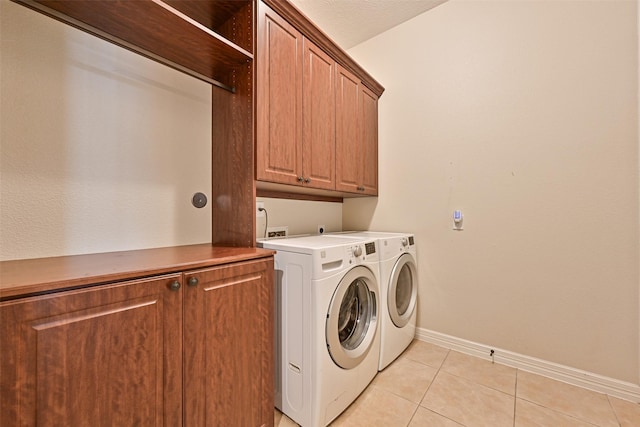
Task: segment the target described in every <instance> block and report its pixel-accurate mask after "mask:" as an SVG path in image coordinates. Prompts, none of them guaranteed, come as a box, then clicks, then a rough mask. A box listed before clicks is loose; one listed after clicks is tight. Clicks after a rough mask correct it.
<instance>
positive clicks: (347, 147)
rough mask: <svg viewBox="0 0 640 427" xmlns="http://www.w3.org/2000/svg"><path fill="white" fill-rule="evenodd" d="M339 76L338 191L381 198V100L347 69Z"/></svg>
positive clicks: (340, 68) (337, 93) (337, 97)
mask: <svg viewBox="0 0 640 427" xmlns="http://www.w3.org/2000/svg"><path fill="white" fill-rule="evenodd" d="M336 76H337V77H336V81H337V84H336V122H337V124H336V189H337V190H340V191H345V192H351V193H357V194H363V195H377V194H378V97H377V96H376V95H375V94H374V93H373V92H372V91H371V90H369V89H368V88H367V87H365V86H364V85H363V84H362V82H361V81H360V79H358V77H356V76H355V75H354V74H352V73H351V72H349V71H348V70H346V69H344V68H343V67H341V66H338V68H337V71H336Z"/></svg>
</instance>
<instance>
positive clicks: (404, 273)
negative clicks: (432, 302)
mask: <svg viewBox="0 0 640 427" xmlns="http://www.w3.org/2000/svg"><path fill="white" fill-rule="evenodd" d="M413 286H414V284H413V275H412V274H411V269H410V268H409V267H407V264H405V265H403V266H402V269H401V270H400V274H399V275H398V283H397V284H396V311H397V312H398V314H399V315H400V316H402V315H403V314H405V313H406V312H407V310H408V309H409V305H410V304H411V292H412V290H413Z"/></svg>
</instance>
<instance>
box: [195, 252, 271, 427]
mask: <svg viewBox="0 0 640 427" xmlns="http://www.w3.org/2000/svg"><path fill="white" fill-rule="evenodd" d="M273 274H274V270H273V259H272V258H269V259H267V260H261V261H251V262H244V263H238V264H231V265H227V266H221V267H216V268H210V269H204V270H199V271H195V272H191V273H186V274H185V278H186V282H187V283H190V284H191V286H187V289H185V294H184V298H185V305H184V309H185V315H184V321H185V323H184V340H185V341H184V351H185V353H184V354H185V365H184V375H185V383H184V384H185V388H184V391H185V394H184V398H185V403H184V404H185V425H187V426H221V427H222V426H224V427H227V426H245V427H253V426H256V427H257V426H264V425H273V393H274V392H273V387H274V385H273V375H274V373H273V372H274V365H273V336H274V329H273V328H274V327H273V310H274V300H273V287H274V284H273V283H274V282H273ZM196 281H197V284H196V283H195V282H196Z"/></svg>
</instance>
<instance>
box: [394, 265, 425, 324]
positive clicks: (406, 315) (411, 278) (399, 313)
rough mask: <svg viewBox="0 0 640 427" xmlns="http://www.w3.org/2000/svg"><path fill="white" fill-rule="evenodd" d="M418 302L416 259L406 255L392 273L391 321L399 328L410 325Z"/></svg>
mask: <svg viewBox="0 0 640 427" xmlns="http://www.w3.org/2000/svg"><path fill="white" fill-rule="evenodd" d="M417 300H418V274H417V269H416V262H415V259H414V258H413V256H412V255H411V254H408V253H405V254H403V255H402V256H400V258H398V261H397V262H396V265H395V266H394V267H393V271H392V272H391V281H390V282H389V294H388V295H387V303H388V304H387V305H388V309H389V316H390V317H391V321H392V322H393V324H394V325H396V326H397V327H398V328H403V327H404V326H406V324H407V323H409V320H410V319H411V315H412V314H413V312H414V310H415V309H416V302H417Z"/></svg>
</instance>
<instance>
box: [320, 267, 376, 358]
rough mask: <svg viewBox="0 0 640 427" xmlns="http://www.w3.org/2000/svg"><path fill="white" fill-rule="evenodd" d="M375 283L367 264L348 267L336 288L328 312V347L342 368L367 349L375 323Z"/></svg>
mask: <svg viewBox="0 0 640 427" xmlns="http://www.w3.org/2000/svg"><path fill="white" fill-rule="evenodd" d="M377 292H378V284H377V282H376V279H375V277H374V275H373V273H372V272H371V270H369V269H368V268H366V267H364V266H357V267H355V268H352V269H351V270H349V272H348V273H347V274H346V275H345V276H344V277H343V278H342V280H341V281H340V283H339V284H338V287H337V288H336V290H335V292H334V294H333V298H332V299H331V303H330V304H329V312H328V313H327V323H326V338H327V349H328V350H329V354H330V355H331V358H332V359H333V361H334V362H335V363H336V364H337V365H338V366H340V367H341V368H344V369H352V368H355V367H356V366H358V365H359V364H360V362H362V360H363V359H364V358H365V357H366V356H367V353H369V349H370V348H371V346H372V344H373V340H374V337H375V334H376V328H377V324H378V316H377V301H378V298H377V296H378V293H377Z"/></svg>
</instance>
